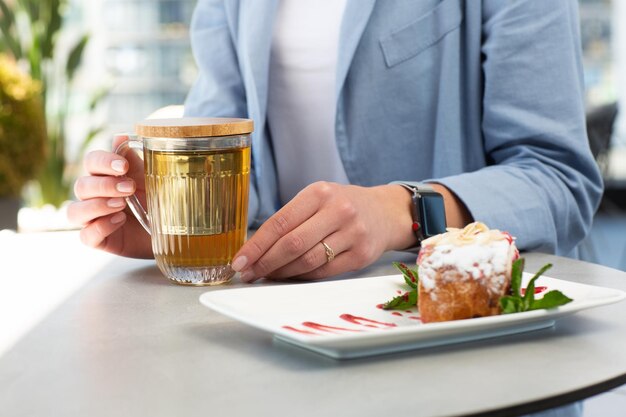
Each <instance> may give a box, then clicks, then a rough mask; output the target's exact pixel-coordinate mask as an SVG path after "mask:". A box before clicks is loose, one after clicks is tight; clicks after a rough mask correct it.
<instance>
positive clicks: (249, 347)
mask: <svg viewBox="0 0 626 417" xmlns="http://www.w3.org/2000/svg"><path fill="white" fill-rule="evenodd" d="M37 242H40V243H37ZM41 242H44V243H41ZM42 246H43V248H42ZM0 249H1V250H2V258H1V259H2V262H1V263H0V293H3V292H4V293H5V294H6V292H5V291H4V290H5V289H6V288H7V285H6V283H7V282H14V280H21V281H20V282H25V281H29V282H32V283H33V284H32V286H31V287H29V289H28V295H29V297H30V296H32V297H34V299H35V300H36V299H43V298H44V297H45V288H52V287H50V283H54V282H60V281H63V280H66V279H68V277H70V279H71V280H72V282H74V283H75V284H74V287H75V288H74V289H75V292H71V293H68V294H65V296H68V298H66V299H64V300H63V301H62V302H60V303H59V305H58V306H56V307H55V308H54V309H52V310H51V311H46V312H45V313H44V314H42V316H41V320H40V321H37V322H36V323H33V327H32V329H31V330H30V331H29V332H27V333H26V334H24V335H20V337H19V338H18V340H17V341H15V343H14V344H13V345H12V347H10V348H9V347H7V349H5V353H4V354H3V355H2V356H0V387H1V389H0V410H1V411H0V414H2V415H3V416H12V417H17V416H43V415H45V416H91V417H97V416H151V417H158V416H173V415H184V416H222V415H228V416H250V415H255V416H283V415H298V416H330V415H341V416H359V417H362V416H373V415H377V416H381V415H384V416H392V415H405V414H410V415H419V416H450V415H474V414H482V415H492V416H500V415H506V416H513V415H519V414H524V413H529V412H534V411H537V410H541V409H545V408H551V407H554V406H557V405H560V404H564V403H568V402H571V401H575V400H579V399H583V398H586V397H588V396H591V395H595V394H597V393H600V392H603V391H605V390H609V389H612V388H614V387H617V386H619V385H622V384H624V383H626V349H624V347H625V346H626V320H624V317H626V302H622V303H618V304H614V305H610V306H605V307H601V308H597V309H592V310H588V311H584V312H581V313H578V314H576V315H573V316H569V317H565V318H563V319H560V320H558V321H557V325H556V327H554V328H551V329H546V330H540V331H536V332H531V333H525V334H518V335H513V336H506V337H501V338H496V339H489V340H482V341H476V342H471V343H464V344H459V345H453V346H445V347H438V348H430V349H425V350H417V351H411V352H404V353H398V354H391V355H385V356H378V357H373V358H363V359H356V360H349V361H335V360H332V359H329V358H326V357H323V356H319V355H317V354H315V353H311V352H308V351H305V350H302V349H299V348H297V347H293V346H290V345H288V344H284V343H281V342H278V341H274V340H273V339H272V338H271V336H269V335H268V334H266V333H263V332H261V331H259V330H255V329H253V328H250V327H248V326H246V325H244V324H241V323H238V322H235V321H233V320H231V319H228V318H226V317H224V316H221V315H219V314H217V313H215V312H213V311H211V310H208V309H207V308H205V307H203V306H202V305H200V303H199V302H198V297H199V296H200V294H202V293H203V292H205V291H211V290H212V288H207V287H204V288H203V287H183V286H177V285H174V284H170V283H169V282H168V281H166V280H165V278H163V276H162V275H161V274H160V272H159V271H158V269H157V268H156V267H155V265H154V263H153V262H152V261H144V260H133V259H125V258H119V257H114V256H111V255H108V254H103V253H101V252H98V251H95V250H91V249H88V248H84V247H82V246H81V245H80V243H79V242H78V236H77V234H76V233H75V232H70V233H62V234H55V233H51V234H46V235H41V234H32V235H14V236H9V235H5V236H3V235H0ZM525 257H526V258H527V269H529V270H533V269H534V270H536V269H538V267H540V266H541V265H543V264H544V263H546V262H552V263H554V265H555V266H554V268H553V269H552V270H551V271H550V273H549V274H548V275H550V276H552V277H555V278H561V279H569V280H572V281H576V282H584V283H589V284H593V285H602V286H607V287H612V288H619V289H622V290H626V273H624V272H620V271H617V270H613V269H610V268H606V267H601V266H598V265H593V264H589V263H584V262H580V261H574V260H569V259H565V258H558V257H554V256H550V255H543V254H526V255H525ZM412 258H413V255H410V254H402V253H389V254H387V255H385V257H383V259H381V261H380V262H379V263H377V264H376V265H373V266H372V267H369V268H367V269H365V270H363V271H360V272H359V273H356V274H352V275H349V276H346V277H345V278H350V277H352V276H375V275H382V274H388V273H395V271H394V270H393V269H392V268H391V266H390V261H391V260H404V261H407V260H410V259H412ZM33 271H34V272H33ZM42 271H43V272H42ZM7 277H11V278H8V279H7ZM38 283H39V284H38ZM43 283H45V285H44V284H43ZM79 283H80V284H79ZM46 285H47V286H48V287H46ZM81 285H82V286H81ZM261 285H266V284H261ZM287 285H293V284H287ZM240 286H242V284H240V283H239V282H238V281H237V280H235V282H234V283H233V284H231V285H230V287H228V288H237V287H240ZM224 288H227V287H224V286H222V287H218V288H216V289H224ZM22 289H23V287H22ZM42 292H44V294H43V296H44V297H42ZM6 299H7V298H6V297H5V300H6ZM0 311H1V312H2V316H1V317H2V318H1V319H0V320H1V323H2V326H1V328H5V327H6V326H7V324H8V323H11V322H13V321H14V320H15V319H16V314H12V312H11V311H6V308H5V309H4V310H2V309H0Z"/></svg>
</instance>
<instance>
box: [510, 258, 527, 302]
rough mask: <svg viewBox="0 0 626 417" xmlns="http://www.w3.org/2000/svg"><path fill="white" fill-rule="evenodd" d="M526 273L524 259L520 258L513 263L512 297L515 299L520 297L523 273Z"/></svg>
mask: <svg viewBox="0 0 626 417" xmlns="http://www.w3.org/2000/svg"><path fill="white" fill-rule="evenodd" d="M523 271H524V258H518V259H517V260H516V261H515V262H513V268H512V269H511V295H512V296H513V297H519V296H520V288H521V287H522V272H523Z"/></svg>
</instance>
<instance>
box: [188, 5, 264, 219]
mask: <svg viewBox="0 0 626 417" xmlns="http://www.w3.org/2000/svg"><path fill="white" fill-rule="evenodd" d="M190 36H191V48H192V51H193V54H194V58H195V61H196V65H197V67H198V77H197V79H196V81H195V83H194V84H193V86H192V87H191V90H190V91H189V94H188V95H187V99H186V101H185V116H188V117H248V111H247V105H246V92H245V87H244V83H243V80H242V77H241V73H240V70H239V61H238V58H237V50H236V47H235V45H236V32H235V16H231V15H229V14H228V13H227V10H226V8H225V7H224V1H223V0H199V1H198V3H197V5H196V8H195V9H194V13H193V17H192V20H191V28H190ZM253 169H254V168H253ZM250 179H251V180H250V197H249V200H250V203H249V208H248V219H249V222H250V221H251V219H254V217H255V216H256V213H257V211H258V198H257V192H256V187H255V181H254V180H253V179H254V172H251V173H250Z"/></svg>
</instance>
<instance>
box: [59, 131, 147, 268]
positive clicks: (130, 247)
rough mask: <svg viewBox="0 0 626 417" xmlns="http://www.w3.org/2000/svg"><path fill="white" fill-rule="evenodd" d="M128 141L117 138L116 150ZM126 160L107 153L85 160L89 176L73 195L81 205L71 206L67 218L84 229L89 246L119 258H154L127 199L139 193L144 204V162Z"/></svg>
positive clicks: (132, 156) (133, 158) (131, 156)
mask: <svg viewBox="0 0 626 417" xmlns="http://www.w3.org/2000/svg"><path fill="white" fill-rule="evenodd" d="M127 139H128V138H127V137H125V136H117V137H116V138H115V139H114V141H113V147H114V149H115V148H117V146H118V145H119V144H120V143H122V142H123V141H124V140H127ZM127 156H128V159H126V158H123V157H122V156H120V155H117V154H115V153H113V152H105V151H94V152H90V153H88V154H87V155H86V156H85V159H84V166H85V169H86V171H87V173H88V174H89V175H88V176H85V177H81V178H79V179H78V180H76V183H75V184H74V193H75V194H76V197H77V198H78V199H79V200H80V201H77V202H74V203H72V204H71V205H70V206H69V208H68V212H67V217H68V219H69V220H70V222H72V223H74V224H78V225H81V226H82V227H83V228H82V230H81V232H80V238H81V240H82V241H83V243H85V244H86V245H88V246H92V247H95V248H99V249H102V250H105V251H107V252H111V253H114V254H116V255H122V256H128V257H133V258H151V257H152V256H153V255H152V250H151V243H150V235H149V234H148V233H147V232H146V231H145V230H144V229H143V227H142V226H141V225H140V224H139V222H138V221H137V219H135V216H133V214H132V213H131V212H130V211H129V210H128V209H127V207H126V201H125V199H124V197H127V196H130V195H132V194H133V193H136V194H137V197H138V198H139V199H140V200H141V201H142V202H143V203H144V204H145V190H144V176H143V162H142V161H141V159H140V158H139V157H138V156H137V155H136V154H134V153H129V154H128V155H127Z"/></svg>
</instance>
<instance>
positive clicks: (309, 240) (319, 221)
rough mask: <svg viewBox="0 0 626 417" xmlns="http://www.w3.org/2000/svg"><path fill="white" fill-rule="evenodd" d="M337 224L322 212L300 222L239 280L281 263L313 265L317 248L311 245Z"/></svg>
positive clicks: (262, 273) (335, 227)
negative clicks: (302, 222)
mask: <svg viewBox="0 0 626 417" xmlns="http://www.w3.org/2000/svg"><path fill="white" fill-rule="evenodd" d="M338 227H339V225H338V224H336V223H335V222H333V221H329V220H328V217H327V216H325V215H324V214H323V212H321V213H318V214H316V215H314V216H313V217H311V218H310V219H308V220H307V221H306V222H305V223H304V224H302V225H300V226H298V227H297V228H296V229H294V230H292V231H291V232H290V233H288V234H286V235H285V236H283V237H281V238H280V239H278V241H277V242H276V243H275V244H274V245H272V246H271V247H270V248H269V249H268V250H267V251H266V252H265V253H264V254H263V255H262V256H261V257H260V258H259V259H258V260H257V261H256V262H255V263H254V264H253V265H252V266H251V267H250V268H249V270H248V271H245V272H244V273H243V274H242V279H243V280H244V281H245V280H247V279H252V277H261V276H267V275H268V274H270V273H273V272H274V271H276V270H277V269H279V268H281V267H283V266H284V265H286V264H289V263H291V262H296V261H297V264H296V265H292V268H291V270H292V271H293V270H294V269H293V267H296V266H300V267H302V268H307V269H306V270H307V271H308V270H311V269H314V268H317V267H318V266H319V265H320V264H321V262H318V257H317V256H316V255H317V252H318V251H316V250H315V246H316V245H319V242H320V241H321V240H322V239H323V238H325V237H326V236H328V235H329V234H330V233H332V232H333V231H334V230H336V229H337V228H338ZM257 233H258V232H257ZM322 248H323V246H322ZM255 249H257V250H260V249H258V248H255ZM318 249H319V248H318ZM322 252H323V251H322ZM323 259H325V258H323ZM320 260H322V259H320Z"/></svg>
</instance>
